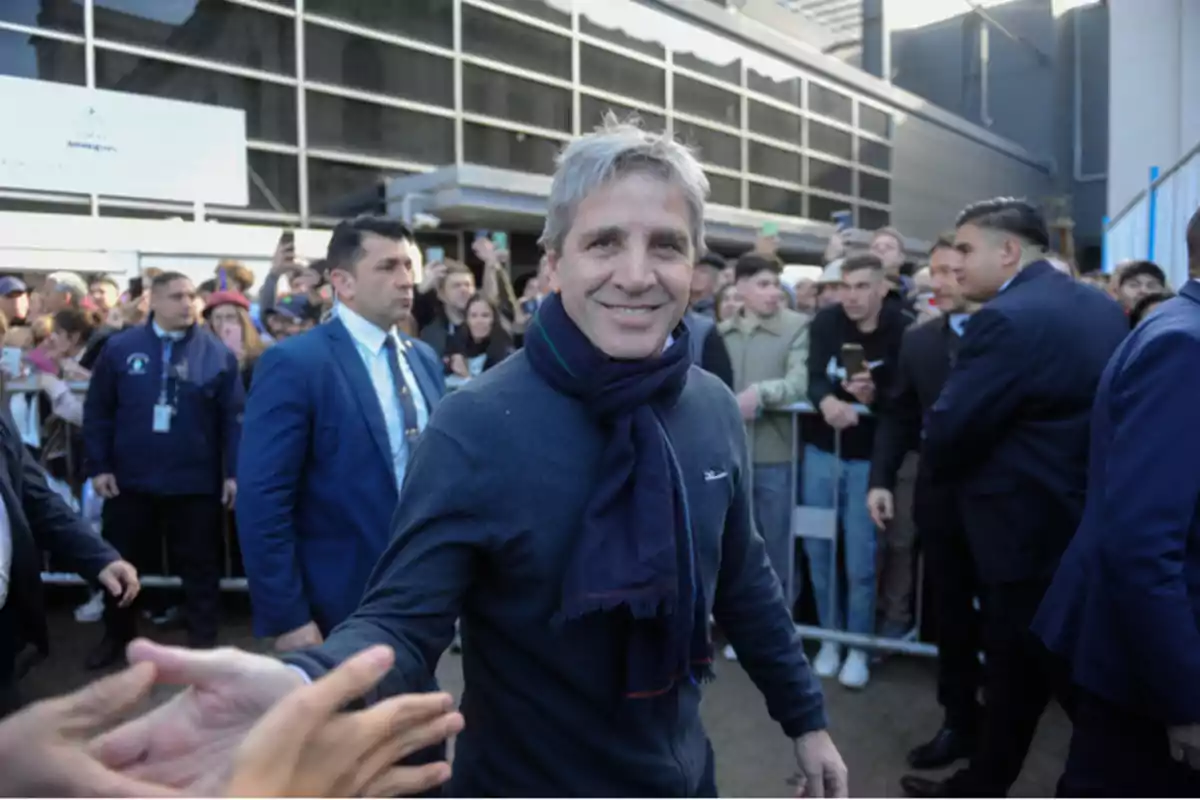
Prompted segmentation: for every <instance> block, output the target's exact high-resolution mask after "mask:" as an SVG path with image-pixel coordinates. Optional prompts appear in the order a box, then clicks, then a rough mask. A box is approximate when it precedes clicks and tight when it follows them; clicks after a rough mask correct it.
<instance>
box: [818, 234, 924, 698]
mask: <svg viewBox="0 0 1200 800" xmlns="http://www.w3.org/2000/svg"><path fill="white" fill-rule="evenodd" d="M842 280H843V282H844V283H845V289H844V290H843V293H842V302H841V303H840V304H839V305H835V306H829V307H828V308H824V309H822V310H821V311H819V312H817V315H816V317H814V318H813V322H812V327H811V328H810V330H809V352H808V397H809V399H810V400H811V401H812V403H813V405H815V406H817V408H818V410H819V411H820V415H819V416H815V417H809V418H806V419H805V420H804V423H803V437H804V441H805V443H806V445H805V449H804V465H803V469H802V472H803V494H804V503H805V505H809V506H816V507H820V508H833V507H834V499H835V497H837V496H838V493H839V492H840V493H841V494H842V496H845V497H848V498H850V500H849V502H847V503H843V504H841V506H840V512H841V513H840V516H841V520H840V522H841V527H842V530H843V531H844V535H845V545H844V547H843V548H842V553H843V554H844V556H845V561H846V581H847V584H848V586H847V587H846V591H845V599H844V601H843V599H842V592H841V591H840V587H839V586H837V583H836V580H837V578H836V570H833V569H832V566H833V565H832V563H831V561H832V558H831V549H830V545H831V543H830V542H829V541H828V540H827V539H818V538H810V539H805V541H804V549H805V552H806V553H807V554H808V562H809V574H810V576H811V578H812V584H813V592H814V593H815V594H816V600H817V613H818V616H819V617H820V621H821V625H822V626H824V627H826V628H831V629H838V630H841V629H844V630H847V631H849V632H851V633H858V634H864V635H872V634H874V633H875V600H876V590H875V587H876V569H875V559H876V543H875V538H876V537H875V525H874V524H873V523H872V521H871V518H870V515H869V514H868V513H867V506H866V496H867V489H868V488H869V487H868V483H869V480H868V479H869V476H870V461H871V448H872V445H873V442H874V438H875V419H874V418H873V417H870V416H866V415H862V416H860V415H859V413H858V412H857V411H856V410H855V408H854V405H855V404H862V405H866V406H868V407H874V405H875V400H876V398H878V397H881V396H883V395H884V394H885V393H886V392H888V391H889V390H890V387H891V382H892V375H893V373H894V371H895V368H896V360H897V357H898V356H899V353H900V339H901V337H902V336H903V334H904V329H905V328H907V327H908V325H909V323H910V322H912V318H911V317H910V316H908V315H907V314H906V313H905V312H904V311H902V310H901V309H900V308H899V307H898V305H896V304H894V303H889V302H885V299H884V298H885V296H886V294H887V292H888V283H887V278H886V276H885V274H884V267H883V263H882V262H881V261H880V260H879V259H878V258H877V257H875V256H873V255H859V256H851V257H849V258H847V259H845V261H843V262H842ZM839 437H840V441H839ZM839 462H840V463H839ZM835 475H836V476H838V479H837V480H836V481H835ZM831 585H832V586H833V587H835V588H831ZM833 596H836V599H832V597H833ZM843 605H844V611H845V613H844V614H843ZM841 656H842V653H841V648H840V647H839V646H838V645H836V644H834V643H832V642H826V643H825V644H824V645H823V646H822V647H821V652H820V653H819V654H818V655H817V658H816V660H815V661H814V662H813V669H814V670H815V671H816V673H817V674H818V675H820V676H822V677H832V676H833V675H834V674H837V675H838V680H839V681H841V683H842V685H843V686H846V687H848V688H853V689H861V688H863V687H864V686H866V684H867V681H868V680H869V679H870V671H869V668H868V665H867V654H866V652H865V651H863V650H860V649H852V650H850V652H849V654H848V656H847V658H846V661H845V663H844V664H843V663H842V658H841ZM839 670H840V671H839Z"/></svg>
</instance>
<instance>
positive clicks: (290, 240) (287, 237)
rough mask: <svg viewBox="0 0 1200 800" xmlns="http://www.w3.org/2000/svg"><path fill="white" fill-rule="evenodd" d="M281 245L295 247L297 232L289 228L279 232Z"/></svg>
mask: <svg viewBox="0 0 1200 800" xmlns="http://www.w3.org/2000/svg"><path fill="white" fill-rule="evenodd" d="M279 246H280V247H295V246H296V232H295V231H294V230H291V229H290V228H289V229H288V230H285V231H284V232H283V233H281V234H279Z"/></svg>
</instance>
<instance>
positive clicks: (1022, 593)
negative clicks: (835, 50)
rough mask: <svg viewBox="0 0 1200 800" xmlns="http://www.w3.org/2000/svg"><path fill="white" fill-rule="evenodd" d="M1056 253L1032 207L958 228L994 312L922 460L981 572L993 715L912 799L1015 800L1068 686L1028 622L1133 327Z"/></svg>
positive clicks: (970, 343) (1075, 508)
mask: <svg viewBox="0 0 1200 800" xmlns="http://www.w3.org/2000/svg"><path fill="white" fill-rule="evenodd" d="M1049 243H1050V238H1049V234H1048V232H1047V229H1046V222H1045V220H1044V219H1043V217H1042V215H1041V213H1040V212H1039V211H1038V210H1037V209H1035V208H1034V207H1033V206H1031V205H1030V204H1028V203H1026V202H1025V201H1022V200H1014V199H1011V198H999V199H995V200H987V201H984V202H981V203H977V204H975V205H973V206H970V207H968V208H967V209H966V210H965V211H963V212H962V214H961V215H960V216H959V219H958V223H957V231H956V233H955V244H956V246H957V247H958V250H959V252H961V253H962V254H963V263H962V268H961V272H960V273H959V276H960V277H959V282H960V283H961V285H962V288H963V294H964V295H965V296H966V297H967V299H969V300H974V301H976V302H982V303H984V305H983V306H982V308H980V310H979V311H977V312H976V313H975V314H974V315H973V316H972V317H971V321H970V322H969V323H968V324H967V327H966V334H965V336H964V338H963V342H962V347H961V348H960V350H959V353H958V359H957V361H956V362H955V365H954V368H953V369H952V370H951V371H950V376H949V377H948V378H947V380H946V385H945V387H944V388H943V389H942V393H941V396H940V397H939V398H938V400H937V402H936V403H934V405H933V408H932V409H930V411H929V414H928V415H927V416H926V421H925V446H924V449H923V451H922V458H923V459H924V460H925V462H926V464H925V466H926V468H927V469H928V470H929V471H930V475H931V477H932V478H933V480H934V481H935V482H937V483H950V484H953V486H954V492H955V494H956V495H957V501H958V505H959V508H960V510H961V513H962V514H963V521H964V523H965V526H966V533H967V542H968V544H969V546H970V549H971V554H972V556H973V557H974V559H975V566H976V569H977V570H978V572H979V579H980V583H981V587H982V589H981V591H982V595H983V597H982V600H983V602H982V606H983V615H984V618H983V637H984V651H985V654H986V656H987V670H986V671H985V680H986V692H985V695H986V698H987V705H986V707H985V709H984V714H983V719H982V721H981V727H980V740H979V745H978V748H977V750H976V752H975V755H974V756H973V757H972V759H971V763H970V766H969V767H967V768H966V769H964V770H961V771H959V772H958V773H956V774H955V775H953V776H951V777H950V778H949V779H947V780H946V781H941V782H939V781H931V780H928V779H925V778H921V777H917V776H906V777H905V778H904V779H903V780H902V786H903V788H904V790H905V791H906V792H907V793H908V794H910V795H912V796H917V797H940V796H947V795H948V796H954V797H980V796H983V797H997V796H1003V795H1005V794H1006V793H1007V792H1008V789H1009V787H1010V786H1011V785H1012V783H1013V781H1015V780H1016V779H1017V776H1018V775H1019V774H1020V772H1021V766H1022V764H1023V763H1024V760H1025V754H1026V753H1027V751H1028V749H1029V743H1030V742H1031V741H1032V739H1033V734H1034V732H1035V731H1036V729H1037V723H1038V720H1039V719H1040V718H1041V715H1042V712H1043V711H1044V710H1045V708H1046V705H1047V704H1048V703H1049V701H1050V698H1051V697H1052V696H1053V694H1054V692H1055V689H1056V688H1057V686H1056V683H1055V681H1054V679H1053V676H1052V674H1051V670H1050V669H1048V665H1047V664H1046V663H1045V651H1044V650H1043V649H1042V648H1041V646H1040V645H1039V643H1038V642H1037V641H1036V640H1035V639H1034V637H1033V635H1032V634H1031V633H1030V631H1029V625H1030V623H1031V622H1032V621H1033V616H1034V614H1035V613H1036V611H1037V608H1038V605H1039V604H1040V603H1041V600H1042V595H1043V594H1044V593H1045V591H1046V588H1047V586H1049V582H1050V579H1051V577H1053V575H1054V571H1055V569H1056V568H1057V566H1058V560H1059V557H1060V556H1061V555H1062V552H1063V550H1064V549H1065V548H1066V545H1067V542H1069V541H1070V538H1071V536H1072V535H1073V534H1074V533H1075V529H1076V527H1077V526H1078V525H1079V520H1080V517H1081V516H1082V513H1083V497H1084V489H1085V486H1086V479H1087V474H1086V473H1087V449H1088V427H1089V420H1090V418H1091V406H1092V399H1093V397H1094V396H1095V392H1096V386H1097V384H1098V383H1099V382H1100V375H1101V373H1102V372H1103V371H1104V367H1105V365H1106V364H1107V363H1108V359H1109V357H1110V356H1111V355H1112V353H1113V351H1114V350H1116V348H1117V345H1119V344H1120V343H1121V340H1122V339H1123V338H1124V337H1125V334H1126V333H1127V332H1128V323H1127V321H1126V319H1125V314H1124V312H1122V311H1121V308H1120V306H1118V305H1117V303H1116V302H1114V301H1113V300H1112V299H1111V298H1109V297H1106V296H1105V295H1103V294H1101V293H1100V292H1097V291H1096V290H1095V289H1093V288H1091V287H1088V286H1084V285H1082V284H1079V283H1076V282H1075V281H1074V280H1073V279H1072V278H1071V277H1070V276H1069V275H1064V274H1063V273H1061V272H1059V271H1058V270H1056V269H1055V268H1054V267H1053V266H1052V265H1051V264H1050V263H1048V262H1047V261H1045V260H1044V258H1043V256H1044V253H1045V251H1046V249H1047V248H1048V246H1049Z"/></svg>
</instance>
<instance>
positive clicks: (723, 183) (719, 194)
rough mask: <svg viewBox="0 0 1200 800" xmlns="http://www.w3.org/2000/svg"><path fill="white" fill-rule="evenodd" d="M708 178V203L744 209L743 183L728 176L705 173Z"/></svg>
mask: <svg viewBox="0 0 1200 800" xmlns="http://www.w3.org/2000/svg"><path fill="white" fill-rule="evenodd" d="M704 174H705V175H706V176H707V177H708V187H709V193H708V201H709V202H710V203H717V204H718V205H723V206H733V207H734V208H741V207H742V182H741V180H740V179H738V178H731V177H729V176H728V175H714V174H712V173H711V172H706V173H704Z"/></svg>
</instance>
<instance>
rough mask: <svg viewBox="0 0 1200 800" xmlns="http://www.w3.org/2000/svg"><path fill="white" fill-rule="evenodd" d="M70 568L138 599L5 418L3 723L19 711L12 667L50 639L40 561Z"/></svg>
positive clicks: (127, 577) (107, 549) (1, 419)
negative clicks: (44, 555)
mask: <svg viewBox="0 0 1200 800" xmlns="http://www.w3.org/2000/svg"><path fill="white" fill-rule="evenodd" d="M42 550H47V551H49V552H50V553H51V554H52V555H54V556H57V557H59V558H62V559H64V560H66V561H68V562H69V563H71V564H72V565H73V566H74V567H75V568H76V569H77V570H78V571H79V574H80V575H81V576H83V577H84V578H87V579H88V580H90V581H93V582H98V583H100V584H101V585H103V586H104V588H106V589H107V590H108V591H109V592H110V593H111V594H112V595H113V596H114V597H117V598H118V599H119V602H120V603H121V604H122V605H128V604H129V603H131V602H132V601H133V598H134V597H136V596H137V593H138V588H139V586H138V576H137V570H135V569H134V568H133V566H132V565H130V564H129V563H127V562H125V561H122V560H121V557H120V556H119V555H117V551H116V550H114V549H113V548H112V547H111V546H109V545H108V544H107V543H106V542H105V541H104V540H103V539H101V538H100V537H99V536H97V535H96V534H94V533H93V532H92V531H91V530H89V529H88V524H87V523H86V522H84V521H83V520H82V519H80V517H79V515H78V514H76V513H75V512H73V511H71V509H70V508H68V507H67V504H66V503H64V502H63V500H62V498H61V497H59V496H58V495H57V494H55V493H54V491H53V490H51V489H50V487H48V486H47V485H46V476H45V474H44V473H43V472H42V470H41V468H40V467H39V466H38V465H37V464H36V463H34V461H33V458H32V457H31V456H30V455H29V453H28V452H27V451H26V449H25V447H24V446H23V445H22V444H21V437H20V436H18V435H17V432H16V429H15V426H14V425H13V421H12V419H11V417H9V415H8V412H7V411H3V412H0V717H3V716H5V715H6V714H9V713H11V712H12V711H14V710H16V709H17V708H18V707H19V706H20V701H19V698H18V697H17V691H16V675H15V664H16V658H17V655H18V654H19V653H20V652H21V650H22V649H23V648H24V647H25V646H26V645H33V646H34V647H36V648H37V649H38V650H39V651H41V652H42V653H46V652H48V650H49V645H50V642H49V636H48V634H47V631H46V618H45V611H44V608H43V600H42V579H41V554H40V551H42Z"/></svg>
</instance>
